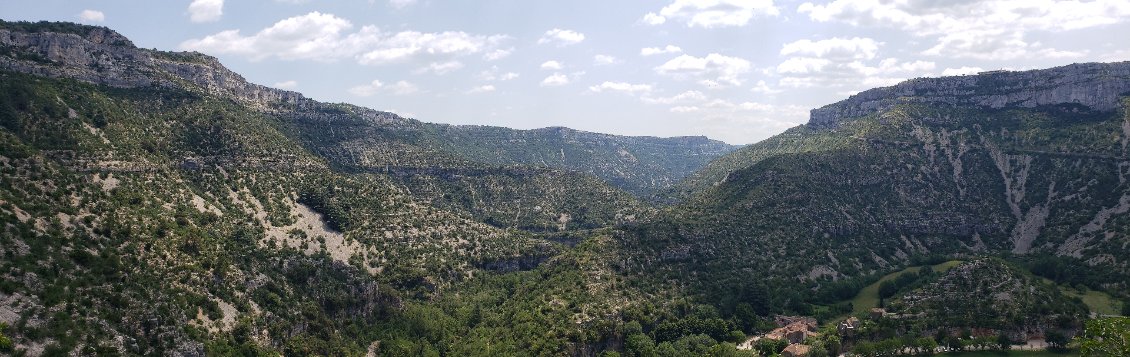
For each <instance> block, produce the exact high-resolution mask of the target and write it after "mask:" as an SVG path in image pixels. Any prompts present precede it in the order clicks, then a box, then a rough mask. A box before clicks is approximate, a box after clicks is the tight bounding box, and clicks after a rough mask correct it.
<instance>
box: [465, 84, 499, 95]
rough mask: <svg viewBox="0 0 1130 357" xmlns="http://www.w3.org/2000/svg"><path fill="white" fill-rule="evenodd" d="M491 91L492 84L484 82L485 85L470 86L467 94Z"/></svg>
mask: <svg viewBox="0 0 1130 357" xmlns="http://www.w3.org/2000/svg"><path fill="white" fill-rule="evenodd" d="M493 91H494V85H491V84H486V85H481V86H478V87H475V88H471V90H469V91H467V94H477V93H487V92H493Z"/></svg>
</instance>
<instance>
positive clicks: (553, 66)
mask: <svg viewBox="0 0 1130 357" xmlns="http://www.w3.org/2000/svg"><path fill="white" fill-rule="evenodd" d="M562 68H565V65H562V64H561V62H557V61H553V60H550V61H545V62H542V63H541V69H549V70H558V69H562Z"/></svg>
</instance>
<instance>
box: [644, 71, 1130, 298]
mask: <svg viewBox="0 0 1130 357" xmlns="http://www.w3.org/2000/svg"><path fill="white" fill-rule="evenodd" d="M1128 68H1130V63H1113V64H1087V65H1075V66H1068V67H1063V68H1056V69H1051V70H1047V72H1041V71H1029V72H1022V73H1021V74H1018V75H1002V74H988V75H985V76H968V77H957V78H948V79H947V78H943V79H937V80H930V81H927V80H912V81H910V82H908V83H910V84H914V86H912V88H913V89H914V90H915V91H916V92H912V93H920V94H922V95H923V96H924V97H922V98H919V97H915V96H912V95H910V94H912V93H909V94H908V93H906V91H907V90H904V88H907V87H906V86H907V84H902V85H899V86H895V87H893V88H891V89H877V90H874V91H867V92H863V93H861V94H859V95H857V96H856V97H852V98H850V99H848V100H847V101H845V102H843V103H837V104H833V105H830V106H828V107H826V108H825V109H817V110H814V111H813V122H811V123H809V124H808V125H805V126H802V127H797V128H793V129H790V130H789V131H786V132H785V133H782V134H780V135H777V136H774V137H772V138H770V139H767V140H765V141H763V142H760V143H757V144H753V145H750V146H748V147H746V148H743V149H740V150H738V151H735V152H733V153H731V154H729V155H727V156H724V157H722V158H720V159H718V160H715V161H714V162H712V163H711V164H710V165H708V166H707V168H705V169H704V170H702V171H700V172H699V173H697V174H695V175H693V176H692V179H691V180H690V181H688V183H687V186H685V189H684V192H685V193H684V194H686V195H689V197H690V199H689V200H688V201H687V202H686V203H684V204H681V205H679V206H678V207H676V208H674V209H670V210H667V211H665V212H664V214H663V215H662V216H661V217H659V218H657V219H656V220H654V221H652V222H649V223H643V224H639V225H634V226H632V227H631V228H630V229H629V231H630V232H629V233H628V235H627V236H626V240H627V243H626V244H627V245H628V246H629V247H630V248H629V250H634V249H640V250H641V251H642V252H643V253H640V254H639V255H638V257H640V259H642V261H641V263H640V264H637V265H636V267H635V269H638V271H640V272H655V271H660V272H663V273H660V274H659V276H661V277H662V278H660V279H682V280H687V281H695V282H698V284H696V286H697V287H698V289H699V290H700V291H704V292H706V293H704V295H705V296H706V297H707V299H708V300H710V301H715V302H716V303H717V304H720V307H721V308H723V309H727V308H733V307H734V306H735V305H734V304H735V303H736V302H737V301H741V300H743V299H745V297H744V296H746V295H748V292H746V290H748V286H750V285H751V283H748V281H750V280H761V281H763V282H762V283H757V285H755V286H758V289H762V290H765V289H768V290H769V291H771V293H769V295H770V296H777V297H778V298H780V299H781V301H779V302H777V303H772V304H770V305H773V306H776V307H777V308H780V307H781V306H782V305H785V306H787V305H788V304H789V303H790V302H791V303H792V304H793V305H792V307H791V308H790V309H784V310H782V311H789V310H791V311H797V312H802V313H804V312H805V311H806V310H807V309H812V308H816V309H822V307H821V306H830V305H831V304H834V303H835V302H836V301H841V300H844V298H845V297H849V296H850V295H849V293H850V290H851V289H846V290H845V289H844V286H856V284H857V283H852V282H851V281H852V280H853V279H855V278H860V277H869V276H873V275H874V274H877V273H880V272H885V271H891V270H894V269H896V268H898V267H903V266H907V265H917V264H912V263H913V261H914V260H915V259H919V258H923V257H930V256H951V257H953V256H966V255H980V254H1002V253H1003V254H1013V255H1020V256H1050V257H1060V258H1061V259H1079V260H1082V261H1085V265H1086V266H1089V268H1087V269H1093V270H1094V271H1101V272H1108V273H1109V275H1106V277H1105V278H1104V279H1102V282H1097V283H1095V285H1096V286H1097V287H1101V288H1103V289H1108V290H1109V291H1115V292H1125V291H1127V286H1126V281H1128V280H1130V279H1127V277H1128V276H1130V265H1128V264H1130V256H1127V255H1126V254H1125V252H1126V250H1125V249H1123V247H1124V245H1125V244H1127V237H1128V235H1127V232H1128V229H1130V226H1128V224H1130V220H1128V219H1130V216H1128V215H1126V212H1127V207H1128V206H1127V202H1130V201H1127V199H1128V197H1130V184H1128V183H1127V180H1126V177H1125V176H1126V175H1127V169H1128V168H1130V156H1128V149H1127V146H1126V143H1127V142H1128V141H1130V130H1127V129H1126V128H1130V114H1128V112H1127V108H1130V100H1128V99H1127V97H1126V96H1125V95H1126V93H1122V95H1121V96H1118V95H1114V94H1111V93H1120V92H1118V91H1119V90H1122V89H1119V88H1124V86H1125V84H1126V83H1128V82H1130V74H1128V73H1130V72H1127V69H1128ZM1065 72H1068V73H1075V74H1074V75H1064V73H1065ZM1043 76H1049V77H1053V78H1058V77H1057V76H1064V77H1066V78H1070V79H1071V81H1068V83H1067V84H1065V87H1063V88H1060V87H1053V88H1050V89H1049V88H1046V84H1045V83H1044V82H1039V81H1036V80H1035V79H1034V78H1041V77H1043ZM1002 78H1003V79H1002ZM1025 78H1027V80H1022V79H1025ZM1088 78H1090V79H1093V80H1094V82H1093V84H1094V86H1096V87H1098V88H1102V89H1104V90H1103V91H1101V95H1102V96H1104V97H1103V99H1102V105H1098V104H1096V105H1097V106H1096V107H1089V106H1086V105H1084V104H1080V103H1076V98H1077V97H1076V94H1077V93H1090V92H1088V91H1085V90H1082V89H1079V88H1082V87H1085V86H1086V85H1085V83H1090V82H1088ZM982 80H994V81H996V80H1000V82H997V83H999V85H1000V86H1001V88H1009V90H1010V91H1014V93H1020V94H1008V95H1006V96H1005V97H1009V98H1018V99H1017V100H1016V101H1008V102H999V101H995V100H994V101H988V102H982V101H980V100H981V99H976V100H972V101H968V102H966V101H965V100H964V99H961V98H960V97H955V98H950V97H945V96H943V95H941V94H931V93H933V92H931V90H930V89H929V87H927V86H924V85H920V84H921V83H942V84H938V86H939V87H940V88H942V89H944V90H945V91H942V92H940V93H943V94H944V93H947V92H946V91H952V90H957V89H953V86H952V85H949V84H947V83H950V82H954V81H957V82H961V83H973V84H970V86H972V87H973V88H976V89H977V90H986V89H984V88H983V86H980V85H977V84H976V83H979V82H978V81H982ZM1012 81H1016V82H1012ZM1037 83H1038V84H1037ZM1051 83H1058V82H1054V81H1053V82H1051ZM1025 85H1032V86H1035V87H1034V88H1032V89H1031V90H1028V89H1025V88H1026V87H1025ZM959 88H960V87H959ZM1073 88H1074V89H1073ZM875 93H896V94H898V95H905V96H900V97H898V98H897V100H896V99H891V100H886V99H881V98H880V99H876V98H877V97H876V96H877V94H875ZM1048 93H1052V94H1048ZM1055 93H1066V94H1064V95H1062V96H1057V95H1054V94H1055ZM1006 94H1007V93H1006ZM1096 95H1099V94H1096ZM1112 95H1113V96H1114V97H1111V96H1112ZM1029 96H1032V97H1033V98H1040V99H1039V100H1037V101H1031V100H1026V99H1024V98H1028V97H1029ZM990 97H991V98H998V96H990ZM974 98H980V97H974ZM1111 98H1117V103H1118V107H1117V109H1115V108H1112V107H1111V105H1112V104H1111V103H1110V101H1111V100H1113V99H1111ZM1053 99H1057V100H1059V102H1055V101H1053ZM1096 100H1097V99H1096ZM874 103H893V104H891V105H890V106H886V105H885V104H884V105H876V104H874ZM1001 103H1004V104H1001ZM1096 103H1097V102H1096ZM998 104H999V105H998ZM994 106H997V107H994ZM827 108H869V109H866V110H864V109H859V110H848V109H842V110H841V109H836V110H834V112H837V113H846V114H844V115H846V116H840V117H835V118H834V120H833V119H829V118H830V117H829V116H828V114H826V113H828V112H829V110H830V109H827ZM872 109H873V110H872ZM850 115H856V116H850ZM645 257H646V258H645ZM1104 274H1105V273H1104ZM645 275H652V274H651V273H648V274H645ZM845 279H846V280H845ZM766 284H767V285H768V286H766ZM794 284H801V285H803V286H808V287H811V288H813V289H819V291H821V293H818V294H814V295H809V296H807V297H806V296H803V295H791V294H794V293H793V292H791V291H793V288H790V286H792V285H794ZM790 296H791V297H790ZM798 300H799V301H798Z"/></svg>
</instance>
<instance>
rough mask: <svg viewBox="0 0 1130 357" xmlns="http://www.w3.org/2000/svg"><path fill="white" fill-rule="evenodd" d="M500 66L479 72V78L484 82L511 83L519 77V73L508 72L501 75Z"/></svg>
mask: <svg viewBox="0 0 1130 357" xmlns="http://www.w3.org/2000/svg"><path fill="white" fill-rule="evenodd" d="M500 72H501V71H500V70H499V68H498V66H492V67H491V69H489V70H485V71H481V72H479V75H478V76H477V77H478V78H479V79H482V80H484V81H509V80H511V79H516V78H518V77H519V75H518V73H514V72H506V73H500Z"/></svg>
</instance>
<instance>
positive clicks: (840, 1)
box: [797, 0, 1130, 60]
mask: <svg viewBox="0 0 1130 357" xmlns="http://www.w3.org/2000/svg"><path fill="white" fill-rule="evenodd" d="M797 12H799V13H802V14H807V15H808V16H809V18H811V19H812V20H815V21H819V22H828V21H835V22H843V23H847V24H851V25H854V26H879V27H894V28H897V29H900V30H902V31H905V32H908V33H910V34H912V35H914V36H918V37H930V38H935V39H936V40H937V43H936V44H935V45H934V46H933V47H930V48H929V49H927V50H926V51H925V52H924V53H925V54H928V55H937V56H947V57H967V58H979V59H990V60H1008V59H1015V58H1023V57H1031V56H1047V55H1052V56H1057V57H1075V56H1079V55H1081V54H1080V53H1078V52H1069V51H1060V50H1056V49H1052V48H1045V47H1043V46H1042V45H1041V44H1039V43H1036V42H1029V41H1028V40H1027V39H1026V35H1027V34H1028V33H1030V32H1033V31H1047V32H1053V33H1054V32H1061V31H1069V30H1075V29H1083V28H1091V27H1096V26H1102V25H1109V24H1115V23H1119V22H1123V21H1126V20H1127V19H1130V2H1127V1H1125V0H1095V1H1077V0H1003V1H876V0H835V1H831V2H829V3H826V4H823V5H817V4H813V3H804V4H801V5H800V6H799V7H798V8H797Z"/></svg>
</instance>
